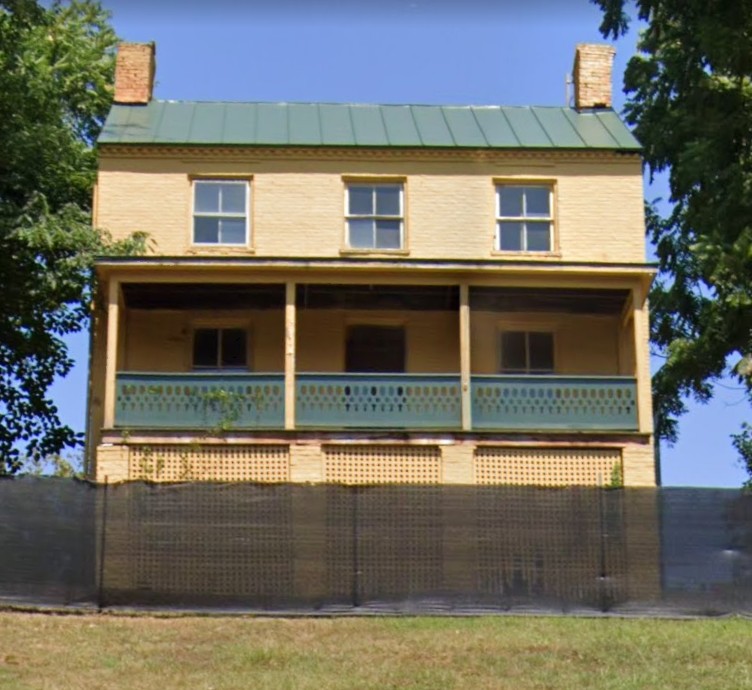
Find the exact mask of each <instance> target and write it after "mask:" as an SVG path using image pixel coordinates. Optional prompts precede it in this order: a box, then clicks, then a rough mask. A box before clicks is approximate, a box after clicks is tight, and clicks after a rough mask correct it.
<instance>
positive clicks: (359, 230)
mask: <svg viewBox="0 0 752 690" xmlns="http://www.w3.org/2000/svg"><path fill="white" fill-rule="evenodd" d="M347 225H348V239H349V242H350V246H351V247H352V248H354V249H370V248H372V247H373V221H372V220H365V219H360V220H349V221H348V222H347Z"/></svg>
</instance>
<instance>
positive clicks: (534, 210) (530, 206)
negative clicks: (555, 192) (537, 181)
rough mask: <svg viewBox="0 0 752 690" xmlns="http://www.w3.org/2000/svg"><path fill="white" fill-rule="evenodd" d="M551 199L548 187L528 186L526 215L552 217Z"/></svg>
mask: <svg viewBox="0 0 752 690" xmlns="http://www.w3.org/2000/svg"><path fill="white" fill-rule="evenodd" d="M549 199H550V194H549V189H548V187H528V188H527V189H526V190H525V203H526V207H525V215H526V216H527V217H528V218H530V217H533V218H535V217H538V218H541V217H542V218H550V217H551V210H550V208H549Z"/></svg>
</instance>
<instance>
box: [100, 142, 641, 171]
mask: <svg viewBox="0 0 752 690" xmlns="http://www.w3.org/2000/svg"><path fill="white" fill-rule="evenodd" d="M541 157H545V158H550V159H552V160H555V161H570V160H573V161H577V160H583V159H584V160H598V161H604V162H606V161H607V162H609V163H623V164H630V165H633V164H634V163H635V161H639V160H641V158H642V156H641V154H640V152H639V151H618V152H617V151H612V150H592V149H590V150H560V149H553V148H552V149H545V150H544V151H541V150H540V149H450V148H443V149H442V148H436V149H427V148H419V149H409V148H405V149H403V148H365V147H352V148H350V147H347V148H345V147H336V146H333V147H328V148H327V147H320V146H319V147H286V146H185V145H182V146H181V145H174V146H167V145H164V144H156V145H154V144H136V145H122V144H100V146H99V158H100V160H106V159H108V158H133V159H136V158H137V159H141V160H143V159H146V158H180V159H182V160H184V161H188V162H193V161H195V162H197V163H198V162H201V161H204V160H207V159H224V160H228V159H230V160H243V161H248V162H255V161H259V160H269V159H275V160H291V159H292V160H295V159H304V160H305V159H317V160H321V159H325V160H343V161H362V160H384V159H386V160H390V159H391V160H395V159H396V160H406V159H407V160H449V161H455V160H457V159H460V160H481V161H500V160H501V161H503V160H520V159H523V160H532V161H535V163H536V165H537V166H539V167H541V168H548V167H550V165H551V164H550V163H541V162H540V159H541Z"/></svg>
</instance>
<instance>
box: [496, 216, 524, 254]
mask: <svg viewBox="0 0 752 690" xmlns="http://www.w3.org/2000/svg"><path fill="white" fill-rule="evenodd" d="M499 249H501V250H503V251H510V252H518V251H521V250H522V223H510V222H507V221H504V222H501V223H499Z"/></svg>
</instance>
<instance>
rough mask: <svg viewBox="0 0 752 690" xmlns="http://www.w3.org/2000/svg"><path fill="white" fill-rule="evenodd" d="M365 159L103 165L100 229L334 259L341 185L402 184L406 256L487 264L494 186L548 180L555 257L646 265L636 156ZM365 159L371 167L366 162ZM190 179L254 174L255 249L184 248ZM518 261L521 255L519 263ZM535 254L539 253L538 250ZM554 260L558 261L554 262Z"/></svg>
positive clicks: (167, 245)
mask: <svg viewBox="0 0 752 690" xmlns="http://www.w3.org/2000/svg"><path fill="white" fill-rule="evenodd" d="M379 155H380V157H379V158H376V157H370V156H369V155H368V153H367V152H358V153H356V154H354V153H352V152H351V153H350V154H349V156H348V155H346V154H342V156H341V158H340V159H332V158H329V159H327V160H318V161H317V160H309V159H308V156H307V155H304V154H301V156H300V157H299V158H297V159H294V160H293V159H291V158H290V157H282V156H279V155H277V156H275V155H274V152H263V151H254V152H252V153H249V154H248V157H247V158H243V157H237V156H234V157H233V158H232V160H230V159H228V160H226V161H222V160H221V159H211V158H208V157H207V158H204V157H203V156H202V155H201V154H200V153H199V152H197V153H196V154H195V156H193V157H192V158H191V159H185V158H177V157H176V158H174V159H169V158H165V157H159V156H155V157H151V158H147V157H142V158H136V157H133V158H127V157H118V156H108V155H107V152H106V151H105V152H103V154H102V157H101V160H100V172H99V182H98V187H97V200H96V202H97V203H96V208H97V218H96V222H97V224H98V225H99V226H100V227H102V228H106V229H107V230H109V231H111V232H112V233H113V235H114V236H115V237H116V238H120V237H124V236H126V235H127V234H129V233H130V232H133V231H135V230H142V231H146V232H148V233H149V235H150V236H151V238H152V240H153V241H154V242H155V243H156V252H157V253H160V254H165V255H182V254H190V253H217V252H220V253H241V254H243V253H249V252H250V251H251V250H252V249H254V250H255V254H256V255H257V256H262V257H263V256H301V257H326V256H329V257H332V256H339V253H340V250H341V249H342V248H343V241H344V189H345V182H344V179H343V178H348V177H351V176H356V177H357V176H359V175H360V176H371V177H373V176H379V175H382V176H394V177H400V178H404V179H405V214H406V234H407V249H408V251H409V255H410V257H413V258H431V259H436V258H447V257H451V258H462V259H489V258H492V256H494V254H493V238H494V232H495V221H494V218H495V188H494V182H495V181H511V182H515V181H516V182H522V181H550V182H551V183H553V185H554V188H555V218H556V247H555V248H556V249H558V250H559V252H560V258H561V259H563V260H566V261H585V260H589V261H619V262H643V261H644V260H645V240H644V220H643V206H642V199H643V192H642V174H641V168H640V161H639V159H637V158H636V157H624V158H621V159H619V158H614V157H610V156H609V154H604V158H603V159H601V160H599V159H597V158H587V157H583V158H569V159H566V158H561V157H560V156H558V155H554V154H545V153H542V154H541V156H540V158H539V159H530V158H517V157H513V156H504V155H503V154H497V155H494V156H492V158H493V159H492V160H489V159H487V158H485V157H479V156H478V155H476V154H473V153H471V152H470V153H466V154H455V155H453V156H446V157H445V158H444V159H441V160H431V159H426V160H420V159H419V158H418V157H417V155H416V157H415V158H414V159H412V160H411V159H409V158H406V157H404V156H397V155H395V157H394V159H393V160H389V159H387V158H385V154H383V153H382V154H379ZM369 158H370V160H369ZM191 175H242V176H251V177H252V178H253V179H252V196H251V216H252V223H251V224H252V242H251V244H252V247H249V248H235V249H231V250H227V249H214V250H212V249H211V248H210V249H203V248H197V247H192V246H191V241H190V240H191V237H190V235H191V183H190V177H189V176H191ZM517 256H519V255H517ZM535 256H540V254H536V255H535ZM555 258H558V254H557V256H556V257H555Z"/></svg>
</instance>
